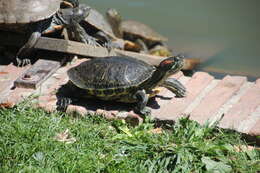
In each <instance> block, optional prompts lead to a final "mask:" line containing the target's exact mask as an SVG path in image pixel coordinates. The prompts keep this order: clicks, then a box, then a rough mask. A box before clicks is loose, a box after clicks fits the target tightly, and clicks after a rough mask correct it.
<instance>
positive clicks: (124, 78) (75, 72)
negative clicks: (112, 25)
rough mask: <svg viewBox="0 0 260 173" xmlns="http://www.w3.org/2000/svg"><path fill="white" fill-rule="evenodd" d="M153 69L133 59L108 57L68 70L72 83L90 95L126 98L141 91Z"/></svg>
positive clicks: (86, 62)
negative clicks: (138, 90) (127, 95)
mask: <svg viewBox="0 0 260 173" xmlns="http://www.w3.org/2000/svg"><path fill="white" fill-rule="evenodd" d="M154 71H155V67H153V66H151V65H149V64H147V63H145V62H143V61H141V60H137V59H135V58H131V57H124V56H111V57H104V58H96V59H92V60H89V61H85V62H83V63H81V64H80V65H78V66H76V67H73V68H71V69H69V70H68V76H69V79H70V80H71V82H72V83H73V84H74V85H76V86H77V87H79V88H81V89H84V90H86V91H87V92H88V94H90V95H94V96H96V97H100V98H104V97H109V96H113V97H114V96H120V95H124V94H125V95H126V94H129V93H131V92H134V91H136V90H137V89H139V88H141V87H142V86H143V84H144V82H145V81H146V80H148V79H150V78H151V76H152V75H153V72H154Z"/></svg>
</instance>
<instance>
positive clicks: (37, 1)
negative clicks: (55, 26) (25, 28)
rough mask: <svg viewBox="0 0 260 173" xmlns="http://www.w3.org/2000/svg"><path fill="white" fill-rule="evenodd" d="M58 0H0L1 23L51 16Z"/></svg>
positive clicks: (56, 8)
mask: <svg viewBox="0 0 260 173" xmlns="http://www.w3.org/2000/svg"><path fill="white" fill-rule="evenodd" d="M60 2H61V1H60V0H0V25H1V24H26V23H30V22H36V21H40V20H43V19H46V18H49V17H50V16H52V15H53V14H54V13H55V12H56V11H57V10H58V9H59V7H60Z"/></svg>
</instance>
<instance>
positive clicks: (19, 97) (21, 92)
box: [3, 88, 35, 106]
mask: <svg viewBox="0 0 260 173" xmlns="http://www.w3.org/2000/svg"><path fill="white" fill-rule="evenodd" d="M34 91H35V90H34V89H30V88H15V89H14V90H12V91H10V93H9V95H8V96H7V97H6V98H5V99H4V100H3V102H6V103H11V104H12V106H14V105H15V104H18V103H19V102H21V101H23V100H24V99H25V98H27V97H28V96H29V95H31V94H32V93H33V92H34Z"/></svg>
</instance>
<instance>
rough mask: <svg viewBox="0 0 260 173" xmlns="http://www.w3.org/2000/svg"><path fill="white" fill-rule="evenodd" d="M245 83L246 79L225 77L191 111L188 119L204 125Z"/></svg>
mask: <svg viewBox="0 0 260 173" xmlns="http://www.w3.org/2000/svg"><path fill="white" fill-rule="evenodd" d="M246 81H247V80H246V77H240V76H233V77H231V76H226V77H225V78H224V79H223V80H222V81H220V82H219V83H218V85H217V86H216V87H215V88H214V89H213V90H212V91H210V92H209V93H208V94H207V96H206V97H205V98H204V99H203V100H202V101H201V103H200V104H199V105H198V106H197V107H196V108H195V109H194V110H193V111H192V113H191V116H190V118H191V119H193V120H196V121H198V122H199V123H204V122H205V121H206V120H208V119H210V118H211V117H212V116H214V114H215V113H217V110H218V109H219V108H220V107H221V106H222V105H223V104H224V103H225V102H227V101H228V100H229V99H230V98H231V97H232V96H233V95H234V94H236V92H237V91H238V90H239V89H240V87H241V86H242V85H243V84H244V83H245V82H246Z"/></svg>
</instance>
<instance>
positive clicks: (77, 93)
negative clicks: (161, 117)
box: [56, 81, 171, 112]
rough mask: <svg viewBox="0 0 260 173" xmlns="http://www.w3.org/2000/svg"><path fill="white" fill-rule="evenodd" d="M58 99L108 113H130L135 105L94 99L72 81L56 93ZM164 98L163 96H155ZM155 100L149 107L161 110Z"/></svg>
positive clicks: (89, 109) (152, 99)
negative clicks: (69, 100)
mask: <svg viewBox="0 0 260 173" xmlns="http://www.w3.org/2000/svg"><path fill="white" fill-rule="evenodd" d="M56 97H57V98H58V100H60V99H62V98H70V99H71V101H72V102H71V103H70V105H74V106H80V107H84V108H85V109H86V110H88V111H97V110H100V109H101V110H106V111H115V110H116V111H126V112H130V111H132V110H133V108H134V106H135V103H121V102H115V101H104V100H99V99H96V98H93V97H91V96H88V95H87V92H86V91H85V90H83V89H81V88H78V87H76V86H75V85H73V84H72V83H71V82H70V81H69V82H67V83H66V84H64V85H62V86H61V87H60V88H59V89H58V91H57V92H56ZM155 97H163V96H160V95H158V96H155ZM155 97H153V98H150V99H149V102H148V104H147V106H148V107H150V108H152V109H160V105H159V104H158V103H157V101H156V100H155V99H154V98H155ZM163 99H167V100H168V99H171V98H168V97H165V98H164V97H163Z"/></svg>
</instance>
